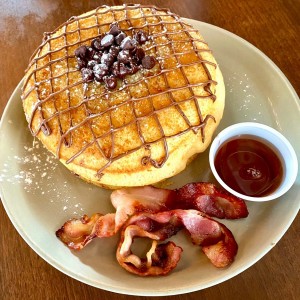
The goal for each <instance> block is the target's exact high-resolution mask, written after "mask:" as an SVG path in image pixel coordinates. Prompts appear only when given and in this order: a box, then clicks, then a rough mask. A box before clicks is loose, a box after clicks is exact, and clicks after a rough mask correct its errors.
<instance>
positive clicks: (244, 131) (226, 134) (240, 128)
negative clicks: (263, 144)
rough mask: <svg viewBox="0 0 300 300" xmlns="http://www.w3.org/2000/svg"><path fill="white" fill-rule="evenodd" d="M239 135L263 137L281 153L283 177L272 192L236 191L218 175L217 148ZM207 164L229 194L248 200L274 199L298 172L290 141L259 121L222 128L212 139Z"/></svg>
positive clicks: (293, 179)
mask: <svg viewBox="0 0 300 300" xmlns="http://www.w3.org/2000/svg"><path fill="white" fill-rule="evenodd" d="M240 135H252V136H254V137H258V138H261V139H265V140H267V141H268V143H270V144H271V145H273V147H274V148H275V149H277V151H278V152H279V154H281V158H282V160H283V161H282V164H283V166H282V167H283V178H282V182H281V184H280V185H279V186H278V188H277V189H276V190H275V191H273V192H272V193H270V194H268V195H266V196H261V197H254V196H247V195H243V194H241V193H239V192H236V191H235V190H233V189H232V188H231V187H229V186H228V185H227V184H226V183H225V182H224V181H223V180H222V179H221V177H220V176H219V174H218V172H217V170H216V167H215V156H216V154H217V152H218V150H219V148H220V147H221V146H222V145H223V144H224V143H225V142H226V141H228V140H230V139H232V138H234V137H238V136H240ZM209 164H210V168H211V171H212V173H213V175H214V176H215V178H216V180H217V181H218V182H219V184H220V185H221V186H222V187H223V188H224V189H226V190H227V191H228V192H230V193H231V194H233V195H235V196H237V197H240V198H242V199H244V200H249V201H256V202H262V201H269V200H274V199H277V198H279V197H280V196H282V195H283V194H285V193H286V192H287V191H288V190H289V189H290V188H291V187H292V185H293V184H294V182H295V180H296V178H297V174H298V160H297V155H296V153H295V150H294V149H293V147H292V145H291V144H290V142H289V141H288V140H287V139H286V138H285V137H284V136H283V135H282V134H281V133H279V132H278V131H277V130H275V129H273V128H271V127H269V126H267V125H264V124H260V123H255V122H244V123H237V124H234V125H231V126H229V127H227V128H225V129H224V130H222V131H221V132H220V133H219V134H218V135H217V136H216V138H215V139H214V140H213V142H212V144H211V146H210V150H209Z"/></svg>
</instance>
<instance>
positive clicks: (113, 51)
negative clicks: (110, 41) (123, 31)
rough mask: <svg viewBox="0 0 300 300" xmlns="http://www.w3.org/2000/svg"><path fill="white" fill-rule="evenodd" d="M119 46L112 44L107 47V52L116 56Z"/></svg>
mask: <svg viewBox="0 0 300 300" xmlns="http://www.w3.org/2000/svg"><path fill="white" fill-rule="evenodd" d="M119 51H120V48H119V47H117V46H114V45H112V46H111V47H110V49H109V53H110V54H111V55H112V56H113V57H114V58H116V57H117V56H118V54H119Z"/></svg>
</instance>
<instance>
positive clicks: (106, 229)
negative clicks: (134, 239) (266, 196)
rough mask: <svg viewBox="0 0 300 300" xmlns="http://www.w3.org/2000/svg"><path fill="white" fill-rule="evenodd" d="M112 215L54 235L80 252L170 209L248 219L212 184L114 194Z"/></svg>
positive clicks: (72, 224) (70, 224) (241, 205)
mask: <svg viewBox="0 0 300 300" xmlns="http://www.w3.org/2000/svg"><path fill="white" fill-rule="evenodd" d="M111 202H112V204H113V206H114V207H115V209H116V213H115V214H108V215H105V216H102V215H101V214H95V215H93V216H92V217H91V218H90V219H89V218H88V217H87V216H86V215H85V216H83V217H82V218H81V219H79V220H77V219H72V220H69V221H67V222H66V223H65V224H64V225H63V226H62V227H61V228H60V229H59V230H58V231H57V232H56V235H57V236H58V237H59V238H60V239H61V240H62V241H63V242H64V243H65V244H66V245H68V247H69V248H71V249H76V250H80V249H82V248H83V247H84V246H85V245H86V244H88V243H89V242H90V241H91V240H92V239H93V238H95V237H100V238H102V237H109V236H112V235H113V234H115V233H117V232H118V231H119V230H120V229H121V228H122V226H123V225H124V224H125V222H126V221H127V220H128V218H130V217H131V216H133V215H135V214H137V213H139V212H148V213H157V212H162V211H168V210H171V209H196V210H199V211H201V212H204V213H206V214H208V215H209V216H212V217H218V218H227V219H238V218H244V217H247V215H248V210H247V206H246V204H245V202H244V201H243V200H242V199H239V198H237V197H235V196H232V195H230V194H229V193H227V192H226V191H223V190H221V189H218V188H217V187H216V186H215V185H213V184H211V183H205V182H200V183H190V184H187V185H185V186H183V187H181V188H179V189H177V190H167V189H159V188H155V187H152V186H145V187H133V188H126V189H119V190H115V191H113V192H112V194H111Z"/></svg>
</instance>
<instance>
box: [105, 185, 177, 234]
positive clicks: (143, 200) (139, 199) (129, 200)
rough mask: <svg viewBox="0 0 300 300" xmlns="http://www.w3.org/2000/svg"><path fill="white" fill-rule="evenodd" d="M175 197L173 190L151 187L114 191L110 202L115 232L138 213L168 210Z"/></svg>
mask: <svg viewBox="0 0 300 300" xmlns="http://www.w3.org/2000/svg"><path fill="white" fill-rule="evenodd" d="M174 197H175V192H174V191H173V190H166V189H159V188H155V187H153V186H144V187H132V188H126V189H119V190H115V191H113V192H112V194H111V202H112V204H113V206H114V207H115V209H116V219H115V222H116V232H117V231H118V230H119V229H120V228H121V227H122V226H123V224H124V223H125V222H126V221H127V219H128V218H129V217H130V216H132V215H134V214H135V213H138V212H153V213H154V212H159V211H165V210H167V209H168V208H167V207H166V203H169V202H170V203H171V202H172V199H174Z"/></svg>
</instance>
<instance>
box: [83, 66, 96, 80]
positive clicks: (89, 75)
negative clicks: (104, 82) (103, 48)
mask: <svg viewBox="0 0 300 300" xmlns="http://www.w3.org/2000/svg"><path fill="white" fill-rule="evenodd" d="M81 75H82V79H83V81H84V82H88V81H92V80H93V79H94V73H93V71H92V70H91V69H88V68H82V69H81Z"/></svg>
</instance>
